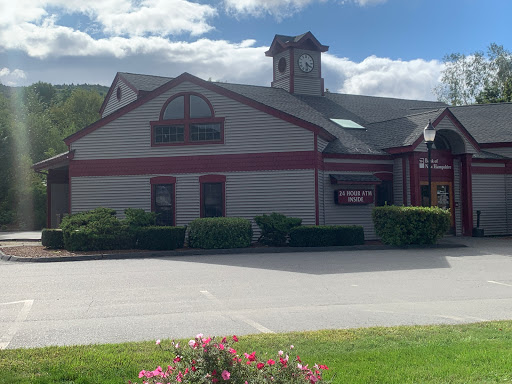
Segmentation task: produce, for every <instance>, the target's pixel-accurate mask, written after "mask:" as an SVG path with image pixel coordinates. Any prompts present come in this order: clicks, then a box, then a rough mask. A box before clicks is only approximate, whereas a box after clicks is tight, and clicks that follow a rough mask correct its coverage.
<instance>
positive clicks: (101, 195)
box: [71, 175, 151, 218]
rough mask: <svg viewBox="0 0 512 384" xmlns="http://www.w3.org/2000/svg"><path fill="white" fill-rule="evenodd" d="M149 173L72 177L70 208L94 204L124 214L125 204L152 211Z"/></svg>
mask: <svg viewBox="0 0 512 384" xmlns="http://www.w3.org/2000/svg"><path fill="white" fill-rule="evenodd" d="M150 177H151V176H150V175H144V176H108V177H103V176H102V177H91V176H87V177H72V178H71V212H72V213H76V212H81V211H88V210H90V209H94V208H97V207H107V208H112V209H115V210H116V211H117V216H118V217H120V218H124V210H125V209H126V208H140V209H144V210H145V211H151V185H150V182H149V179H150Z"/></svg>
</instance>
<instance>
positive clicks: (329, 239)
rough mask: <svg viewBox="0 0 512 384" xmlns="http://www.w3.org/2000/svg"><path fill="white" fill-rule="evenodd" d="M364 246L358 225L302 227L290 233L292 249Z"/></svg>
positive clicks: (362, 233) (361, 228) (362, 235)
mask: <svg viewBox="0 0 512 384" xmlns="http://www.w3.org/2000/svg"><path fill="white" fill-rule="evenodd" d="M360 244H364V230H363V227H361V226H359V225H304V226H300V227H295V228H292V230H291V231H290V246H292V247H330V246H340V245H360Z"/></svg>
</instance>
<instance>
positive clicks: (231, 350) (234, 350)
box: [228, 348, 236, 355]
mask: <svg viewBox="0 0 512 384" xmlns="http://www.w3.org/2000/svg"><path fill="white" fill-rule="evenodd" d="M228 351H229V353H231V354H232V355H234V354H236V349H233V348H229V349H228Z"/></svg>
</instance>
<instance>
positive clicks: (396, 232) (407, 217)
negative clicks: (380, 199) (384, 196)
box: [372, 206, 450, 245]
mask: <svg viewBox="0 0 512 384" xmlns="http://www.w3.org/2000/svg"><path fill="white" fill-rule="evenodd" d="M372 218H373V223H374V225H375V231H376V233H377V236H379V237H380V238H381V239H382V242H383V243H385V244H390V245H408V244H435V243H436V242H437V240H439V239H440V238H441V237H443V236H444V234H445V233H446V232H447V231H448V230H449V229H450V211H448V210H444V209H441V208H438V207H432V208H430V207H397V206H384V207H376V208H374V209H373V212H372Z"/></svg>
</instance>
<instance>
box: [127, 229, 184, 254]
mask: <svg viewBox="0 0 512 384" xmlns="http://www.w3.org/2000/svg"><path fill="white" fill-rule="evenodd" d="M185 231H186V227H157V226H153V227H141V228H139V229H137V248H139V249H151V250H171V249H176V248H183V243H184V242H185Z"/></svg>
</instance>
